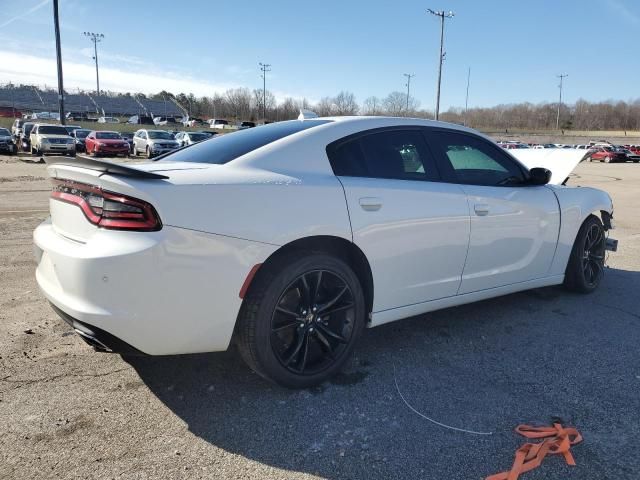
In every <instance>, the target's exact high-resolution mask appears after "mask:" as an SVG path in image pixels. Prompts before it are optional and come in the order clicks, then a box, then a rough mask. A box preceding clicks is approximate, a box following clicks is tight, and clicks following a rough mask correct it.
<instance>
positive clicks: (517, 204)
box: [429, 130, 560, 294]
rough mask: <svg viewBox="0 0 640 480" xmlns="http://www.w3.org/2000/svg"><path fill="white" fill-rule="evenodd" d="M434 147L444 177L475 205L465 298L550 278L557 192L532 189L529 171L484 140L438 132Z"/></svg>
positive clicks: (464, 279) (471, 207) (432, 136)
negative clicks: (499, 288)
mask: <svg viewBox="0 0 640 480" xmlns="http://www.w3.org/2000/svg"><path fill="white" fill-rule="evenodd" d="M429 142H430V145H433V147H434V149H437V150H438V152H439V153H440V160H441V163H440V165H441V170H443V171H444V172H445V173H444V175H445V176H447V177H448V178H449V180H450V181H452V182H456V183H457V184H459V185H460V187H461V188H462V189H463V190H464V191H465V193H466V194H467V196H468V201H469V210H470V213H471V237H470V242H469V253H468V255H467V261H466V263H465V266H464V272H463V275H462V284H461V285H460V290H459V293H460V294H464V293H470V292H476V291H479V290H485V289H489V288H494V287H501V286H505V285H510V284H515V283H519V282H525V281H528V280H533V279H537V278H542V277H545V276H546V275H547V274H548V272H549V269H550V267H551V262H552V261H553V256H554V254H555V249H556V243H557V240H558V232H559V229H560V212H559V207H558V201H557V199H556V197H555V194H554V193H553V192H552V191H551V189H549V188H548V187H546V186H540V185H538V186H533V185H527V184H526V181H525V180H526V173H525V170H524V169H523V167H522V166H520V165H519V164H518V162H517V161H516V160H515V159H513V158H512V157H511V156H510V155H508V154H507V153H506V152H504V151H503V150H502V149H500V148H499V147H498V146H496V145H494V144H492V143H491V142H489V141H488V140H485V139H483V138H481V137H478V136H475V135H470V134H466V133H462V132H461V133H458V132H451V131H443V130H432V131H430V133H429Z"/></svg>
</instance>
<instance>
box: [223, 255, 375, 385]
mask: <svg viewBox="0 0 640 480" xmlns="http://www.w3.org/2000/svg"><path fill="white" fill-rule="evenodd" d="M366 308H367V307H366V302H365V297H364V292H363V289H362V286H361V284H360V280H359V279H358V276H357V275H356V274H355V273H354V271H353V269H352V268H351V266H350V264H349V263H348V262H347V261H345V259H342V258H339V257H337V256H334V255H330V254H327V253H323V252H310V251H295V252H291V253H288V254H283V255H281V256H278V257H277V258H275V259H273V260H272V261H269V262H267V263H266V264H265V265H263V266H261V267H260V269H259V270H258V272H257V273H256V276H255V277H254V279H253V280H252V282H251V285H250V287H249V289H248V291H247V292H246V295H245V297H244V301H243V304H242V307H241V309H240V313H239V315H238V324H237V328H236V337H235V338H236V343H237V345H238V349H239V351H240V354H241V355H242V358H243V359H244V360H245V361H246V362H247V364H248V365H249V367H251V369H252V370H253V371H255V372H256V373H258V374H259V375H261V376H262V377H264V378H266V379H268V380H271V381H272V382H275V383H277V384H278V385H282V386H284V387H288V388H308V387H312V386H314V385H318V384H320V383H322V382H324V381H325V380H327V379H328V378H329V377H331V376H332V375H335V374H336V373H338V372H339V371H340V369H341V368H342V367H343V366H344V364H345V363H346V362H347V361H348V359H349V357H350V356H351V354H352V352H353V350H354V348H355V345H356V344H357V341H358V339H359V337H360V335H361V334H362V331H363V330H364V327H365V324H366Z"/></svg>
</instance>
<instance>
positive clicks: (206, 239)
mask: <svg viewBox="0 0 640 480" xmlns="http://www.w3.org/2000/svg"><path fill="white" fill-rule="evenodd" d="M583 153H584V152H582V154H583ZM572 154H573V156H572ZM576 154H577V155H576ZM522 155H524V156H525V157H527V158H525V159H524V160H523V161H522V162H521V161H518V160H516V158H515V157H514V156H512V155H511V154H510V153H509V152H507V151H505V150H504V149H502V148H500V147H499V146H497V145H496V144H495V143H494V142H492V141H491V140H489V139H488V138H486V137H484V136H482V135H481V134H479V133H477V132H475V131H473V130H471V129H468V128H464V127H460V126H457V125H450V124H446V123H439V122H433V121H426V120H417V119H408V118H385V117H370V118H367V117H340V118H314V119H302V120H294V121H287V122H279V123H273V124H269V125H265V126H260V127H257V128H252V129H247V130H241V131H238V132H235V133H231V134H228V135H224V136H221V137H220V138H214V139H212V140H209V141H207V142H202V143H198V144H196V145H192V146H189V147H186V148H183V149H180V150H178V151H175V152H173V153H170V154H167V155H164V156H162V157H160V158H159V159H158V161H155V162H147V163H142V164H130V165H122V164H114V163H109V162H105V161H97V160H93V159H83V158H76V159H73V158H57V159H47V162H48V163H49V165H48V167H47V168H48V172H49V175H50V176H51V178H52V181H53V190H52V193H51V199H50V210H51V217H50V218H49V219H47V220H46V221H45V222H44V223H42V224H41V225H40V226H38V227H37V229H36V230H35V232H34V241H35V245H36V249H35V250H36V255H37V261H38V267H37V271H36V277H37V281H38V283H39V285H40V288H41V289H42V291H43V292H44V294H45V296H46V297H47V298H48V300H49V301H50V302H51V304H52V306H53V308H54V309H55V310H56V311H57V312H58V313H59V315H60V316H61V317H62V318H63V319H64V320H66V321H67V322H68V323H69V324H71V325H72V326H73V328H74V329H75V331H76V332H77V333H78V334H79V335H81V336H82V338H83V339H85V340H86V341H87V342H88V343H89V344H91V345H93V346H94V347H95V348H96V349H97V350H102V351H113V352H119V353H122V354H148V355H168V354H183V353H195V352H211V351H220V350H225V349H227V348H228V346H229V344H230V342H232V341H233V342H235V343H237V345H238V346H239V350H240V352H241V354H242V356H243V358H244V359H245V360H246V361H247V363H248V364H249V365H250V367H251V368H252V369H254V370H255V371H256V372H257V373H259V374H260V375H262V376H264V377H266V378H268V379H270V380H272V381H274V382H277V383H278V384H280V385H284V386H287V387H294V388H301V387H307V386H310V385H314V384H317V383H319V382H322V381H323V380H325V379H326V378H327V377H329V376H330V375H332V374H334V373H336V372H337V371H338V370H339V369H340V367H341V366H342V365H343V364H344V363H345V361H346V360H347V359H348V357H349V356H350V355H351V353H352V351H353V349H354V346H355V345H356V342H357V340H358V338H359V337H360V335H361V334H362V332H363V330H364V328H365V327H373V326H376V325H380V324H383V323H387V322H391V321H394V320H398V319H401V318H404V317H408V316H412V315H418V314H422V313H425V312H429V311H432V310H437V309H441V308H446V307H451V306H454V305H460V304H463V303H468V302H474V301H477V300H482V299H486V298H489V297H495V296H499V295H504V294H508V293H512V292H516V291H520V290H525V289H530V288H537V287H544V286H548V285H557V284H564V285H566V287H568V288H569V289H571V290H574V291H578V292H585V293H587V292H591V291H593V290H594V289H595V288H597V287H598V285H599V283H600V281H601V280H602V276H603V268H604V254H605V249H606V248H609V249H615V247H616V243H615V241H613V240H611V239H609V240H607V239H605V237H606V234H605V231H606V230H608V229H610V228H612V215H613V206H612V202H611V198H610V197H609V195H607V194H606V193H604V192H602V191H599V190H595V189H592V188H573V187H568V186H564V185H563V184H564V183H565V182H563V181H564V180H565V178H566V177H567V175H568V174H569V172H570V171H571V170H572V169H573V168H574V167H575V165H576V164H577V163H578V162H579V160H580V156H581V154H580V152H569V151H567V150H564V151H558V152H554V151H551V150H549V151H544V150H538V151H533V150H531V151H527V152H526V153H523V154H522ZM554 155H555V156H556V157H553V156H554ZM578 155H580V156H578ZM525 165H528V166H529V167H536V166H538V165H539V166H546V167H547V168H549V169H550V170H552V171H549V170H548V169H545V168H530V169H529V168H527V167H526V166H525Z"/></svg>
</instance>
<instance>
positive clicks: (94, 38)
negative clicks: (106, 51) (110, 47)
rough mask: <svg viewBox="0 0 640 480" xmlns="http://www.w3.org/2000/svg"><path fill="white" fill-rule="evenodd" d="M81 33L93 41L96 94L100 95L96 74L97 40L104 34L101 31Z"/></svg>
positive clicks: (100, 39) (98, 78) (98, 80)
mask: <svg viewBox="0 0 640 480" xmlns="http://www.w3.org/2000/svg"><path fill="white" fill-rule="evenodd" d="M83 35H84V36H85V37H87V38H89V40H91V41H92V42H93V59H94V60H95V61H96V94H97V95H98V96H100V76H99V75H98V42H101V41H102V39H103V38H104V35H103V34H101V33H93V32H84V33H83Z"/></svg>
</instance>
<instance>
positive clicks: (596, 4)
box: [0, 0, 640, 110]
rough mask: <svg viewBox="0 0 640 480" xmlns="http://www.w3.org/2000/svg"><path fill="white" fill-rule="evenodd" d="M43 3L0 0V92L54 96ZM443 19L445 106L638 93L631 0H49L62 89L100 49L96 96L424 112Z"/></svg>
mask: <svg viewBox="0 0 640 480" xmlns="http://www.w3.org/2000/svg"><path fill="white" fill-rule="evenodd" d="M52 8H53V7H52V0H21V1H19V2H16V1H12V0H0V11H2V12H3V13H2V16H0V83H8V82H12V83H29V84H38V85H47V86H51V87H54V88H55V87H56V85H57V83H56V66H55V39H54V29H53V21H52V18H53V15H52ZM427 8H432V9H435V10H445V11H449V10H451V11H453V12H454V13H455V17H453V18H452V19H451V20H447V21H446V25H445V51H446V60H445V62H444V67H443V76H442V97H441V104H442V107H441V108H442V109H443V110H446V109H448V108H449V107H451V106H453V107H463V106H464V104H465V91H466V86H467V72H468V69H469V68H470V69H471V81H470V89H469V106H470V107H477V106H493V105H497V104H508V103H518V102H525V101H528V102H532V103H539V102H545V101H546V102H555V101H557V98H558V93H559V89H558V83H559V80H558V78H556V75H559V74H568V77H567V78H565V80H564V91H563V97H564V100H565V101H566V102H568V103H573V102H575V101H576V100H577V99H579V98H584V99H587V100H590V101H602V100H609V99H615V100H631V99H636V98H638V97H640V91H639V89H638V86H639V85H640V81H639V78H640V62H638V60H637V58H636V57H637V54H638V50H639V49H638V47H639V46H640V1H639V0H536V1H535V2H533V1H516V0H485V1H482V2H480V1H478V0H422V1H417V0H416V1H414V0H395V1H382V0H367V1H364V0H359V1H355V0H351V1H347V0H340V1H338V0H322V1H302V0H270V1H253V0H246V1H242V2H240V1H221V2H211V1H205V0H191V1H189V2H176V1H168V0H155V1H152V0H139V1H135V2H133V1H131V0H109V1H101V2H96V1H90V0H60V26H61V41H62V58H63V69H64V83H65V89H66V90H67V91H72V90H74V89H77V88H82V89H88V90H91V89H95V65H94V62H93V59H92V56H93V45H92V44H91V42H90V41H89V39H88V38H86V37H85V36H83V32H84V31H91V32H96V33H102V34H104V40H103V41H102V42H101V43H99V44H98V58H99V61H100V87H101V89H105V90H113V91H129V92H142V93H155V92H159V91H160V90H163V89H164V90H167V91H170V92H172V93H175V94H177V93H180V92H183V93H190V92H192V93H194V94H195V95H196V96H202V95H208V96H211V95H213V93H215V92H220V93H222V92H223V91H224V90H226V89H228V88H236V87H248V88H251V89H253V88H262V79H261V77H260V70H259V66H258V62H263V63H269V64H271V65H272V67H271V72H269V73H268V74H267V89H268V90H270V91H272V92H273V93H274V94H275V96H276V98H277V99H279V100H281V99H282V98H284V97H286V96H292V97H295V98H297V99H302V98H306V99H308V100H309V101H310V102H316V101H318V100H319V99H320V98H322V97H324V96H334V95H336V94H337V93H338V92H340V91H341V90H348V91H351V92H353V93H354V94H355V95H356V98H357V100H358V101H359V102H362V101H363V100H364V99H365V98H367V97H369V96H374V95H375V96H377V97H380V98H383V97H385V96H386V95H387V94H388V93H390V92H392V91H394V90H398V91H403V92H404V91H406V87H405V84H406V79H405V77H404V76H403V73H411V74H415V77H413V78H412V80H411V94H412V96H414V97H415V98H416V99H417V100H418V101H419V102H420V106H421V108H426V109H433V108H434V104H435V92H436V80H437V70H438V57H439V41H440V23H439V18H437V17H434V16H432V15H430V14H428V13H427Z"/></svg>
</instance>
